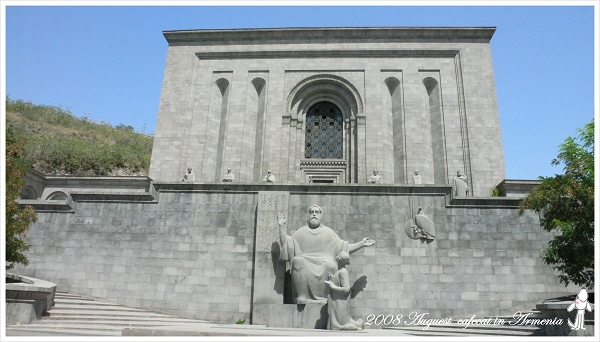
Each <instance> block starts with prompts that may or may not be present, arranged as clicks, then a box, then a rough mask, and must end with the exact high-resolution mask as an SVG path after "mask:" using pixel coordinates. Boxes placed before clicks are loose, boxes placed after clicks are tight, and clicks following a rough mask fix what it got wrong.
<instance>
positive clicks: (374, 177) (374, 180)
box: [367, 170, 381, 184]
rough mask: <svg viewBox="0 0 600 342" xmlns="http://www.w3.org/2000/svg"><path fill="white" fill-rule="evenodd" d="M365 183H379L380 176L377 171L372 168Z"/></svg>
mask: <svg viewBox="0 0 600 342" xmlns="http://www.w3.org/2000/svg"><path fill="white" fill-rule="evenodd" d="M367 183H371V184H381V176H380V175H379V171H377V170H373V174H372V175H369V179H368V180H367Z"/></svg>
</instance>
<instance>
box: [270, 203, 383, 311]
mask: <svg viewBox="0 0 600 342" xmlns="http://www.w3.org/2000/svg"><path fill="white" fill-rule="evenodd" d="M322 219H323V210H322V209H321V207H319V206H318V205H313V206H311V207H310V208H309V209H308V225H306V226H303V227H300V228H298V229H297V230H296V232H295V233H294V234H292V235H291V236H290V235H288V233H287V232H288V228H287V220H286V218H285V216H284V215H283V214H281V213H278V214H277V224H278V225H279V246H280V250H281V254H280V255H279V260H281V261H287V262H289V263H290V273H291V274H292V299H293V301H294V303H295V304H307V303H317V304H326V303H327V297H328V295H329V286H328V285H327V284H326V283H325V280H329V279H328V276H329V273H334V272H336V270H337V268H338V267H337V266H336V262H335V258H336V256H338V255H339V254H340V252H342V251H345V252H346V253H348V254H352V253H354V252H356V251H358V250H360V249H361V248H364V247H369V246H372V245H373V244H375V240H371V239H369V238H368V237H366V238H364V239H362V240H361V241H359V242H356V243H348V241H344V240H342V239H340V237H339V236H338V235H337V234H336V233H335V232H334V231H333V230H332V229H331V228H329V227H327V226H324V225H323V224H322Z"/></svg>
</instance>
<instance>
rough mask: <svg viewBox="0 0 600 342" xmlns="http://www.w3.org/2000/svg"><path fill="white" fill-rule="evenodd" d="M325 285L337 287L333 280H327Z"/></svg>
mask: <svg viewBox="0 0 600 342" xmlns="http://www.w3.org/2000/svg"><path fill="white" fill-rule="evenodd" d="M325 284H327V285H329V287H332V286H334V285H335V284H334V283H333V282H332V281H331V280H325Z"/></svg>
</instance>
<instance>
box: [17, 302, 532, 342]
mask: <svg viewBox="0 0 600 342" xmlns="http://www.w3.org/2000/svg"><path fill="white" fill-rule="evenodd" d="M55 303H56V305H55V306H54V307H53V308H52V309H51V310H50V311H49V314H48V315H47V316H44V317H43V318H42V319H41V320H40V321H36V322H33V323H32V324H28V325H8V326H6V335H7V336H298V337H304V336H323V337H325V338H326V337H328V336H339V335H351V336H353V337H358V336H364V337H365V338H372V337H375V336H388V337H393V336H400V335H412V336H429V337H433V336H455V337H456V336H480V337H481V336H531V335H534V334H535V333H536V331H537V328H535V327H514V326H509V325H506V326H485V327H481V328H480V327H477V328H471V327H469V328H468V329H463V326H459V325H458V324H456V323H453V324H450V325H445V326H431V327H429V328H428V329H426V330H424V329H423V327H420V326H407V327H390V328H384V329H365V330H363V331H359V332H339V331H338V332H335V331H327V330H309V329H285V328H272V327H267V326H264V325H247V324H214V323H210V322H208V321H201V320H192V319H186V318H181V317H176V316H171V315H163V314H157V313H154V312H150V311H146V310H140V309H132V308H127V307H124V306H122V305H118V304H114V303H106V302H101V301H96V300H94V299H92V298H88V297H84V296H80V295H75V294H71V293H65V292H57V293H56V298H55Z"/></svg>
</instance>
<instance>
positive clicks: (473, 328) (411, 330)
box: [383, 311, 543, 337]
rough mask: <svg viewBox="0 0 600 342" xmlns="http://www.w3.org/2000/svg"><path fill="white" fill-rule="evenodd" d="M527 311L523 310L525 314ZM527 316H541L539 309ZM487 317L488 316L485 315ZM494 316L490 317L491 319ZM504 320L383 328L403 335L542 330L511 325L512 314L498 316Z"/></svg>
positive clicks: (510, 333)
mask: <svg viewBox="0 0 600 342" xmlns="http://www.w3.org/2000/svg"><path fill="white" fill-rule="evenodd" d="M526 313H528V312H524V313H523V314H526ZM529 313H531V315H530V316H529V318H531V319H534V318H543V317H542V315H541V313H540V312H539V311H529ZM485 318H488V317H485ZM493 318H495V317H492V319H493ZM498 318H501V319H503V320H504V324H503V325H492V324H490V325H469V326H468V327H467V328H465V325H464V324H462V325H459V324H458V320H454V321H453V322H452V323H451V324H448V325H430V326H429V328H427V329H426V330H423V328H424V326H417V325H414V326H413V325H411V326H402V327H399V326H388V327H384V328H383V329H390V330H396V331H398V332H401V333H403V334H405V335H412V336H431V337H433V336H540V335H542V331H541V330H540V329H539V328H538V327H537V326H530V325H527V326H523V325H512V324H511V323H513V324H515V323H514V319H513V317H512V316H500V317H498Z"/></svg>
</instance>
